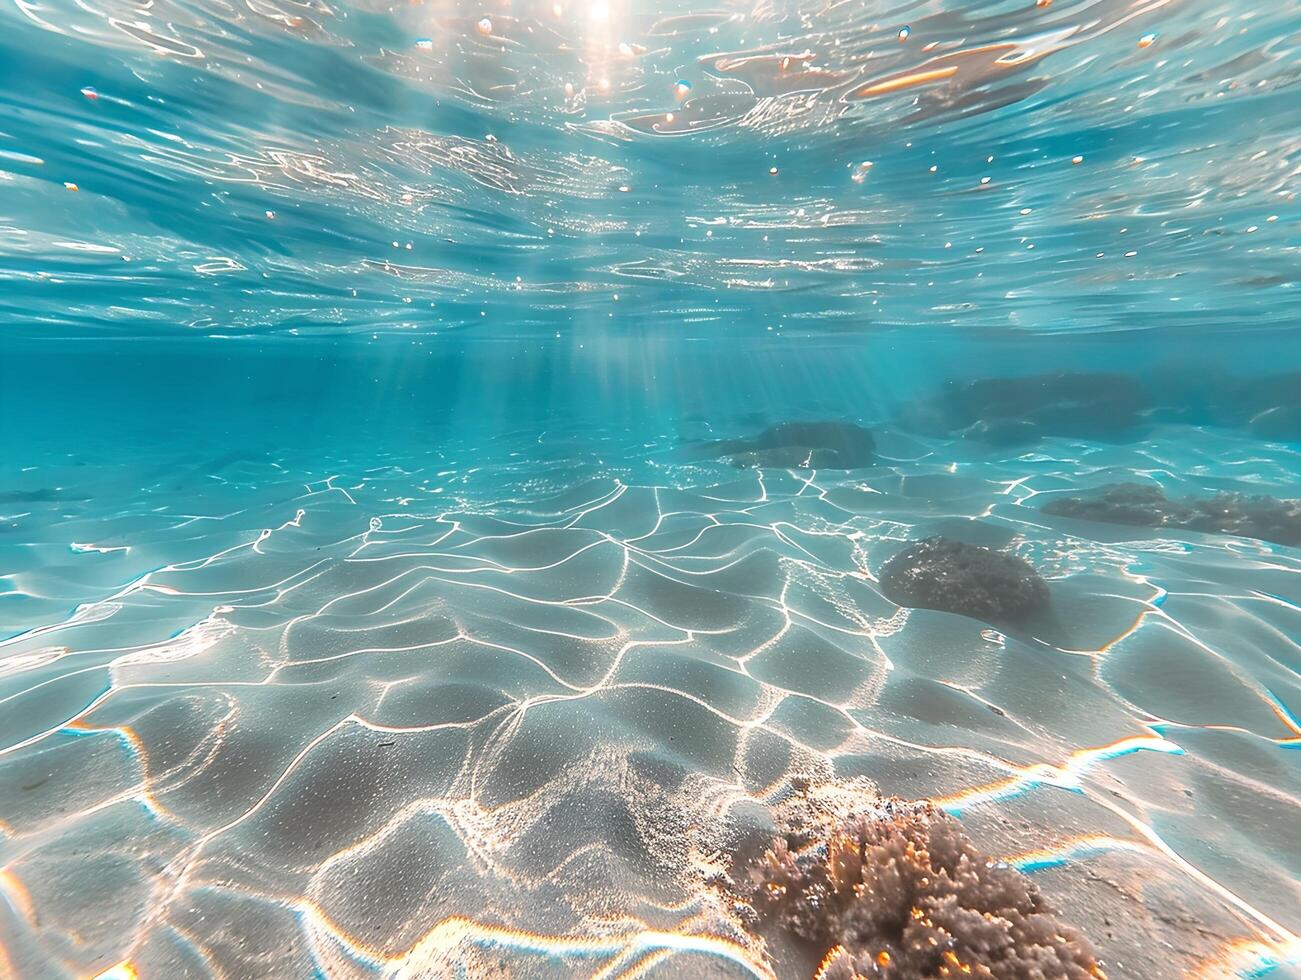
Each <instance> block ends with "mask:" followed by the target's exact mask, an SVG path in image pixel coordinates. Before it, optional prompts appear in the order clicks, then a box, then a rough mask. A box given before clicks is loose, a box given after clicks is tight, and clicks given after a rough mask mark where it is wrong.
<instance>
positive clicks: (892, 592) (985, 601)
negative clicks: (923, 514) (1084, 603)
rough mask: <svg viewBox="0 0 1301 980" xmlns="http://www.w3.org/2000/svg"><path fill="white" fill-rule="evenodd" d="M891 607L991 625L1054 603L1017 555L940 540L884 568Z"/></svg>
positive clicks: (910, 551)
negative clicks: (936, 611) (936, 612)
mask: <svg viewBox="0 0 1301 980" xmlns="http://www.w3.org/2000/svg"><path fill="white" fill-rule="evenodd" d="M878 577H879V580H880V586H881V592H882V593H883V594H884V595H885V597H886V598H887V599H889V600H890V601H891V602H894V603H896V604H897V605H900V606H909V607H912V608H919V609H939V610H942V611H944V612H952V613H959V614H961V615H963V616H971V617H972V618H973V619H982V620H985V621H986V622H999V621H1007V620H1014V619H1018V618H1020V617H1023V616H1026V615H1029V614H1030V613H1033V612H1036V611H1037V610H1039V609H1042V608H1043V607H1044V606H1046V605H1047V604H1048V600H1049V595H1048V583H1047V582H1045V581H1044V580H1043V578H1041V577H1040V575H1039V573H1038V572H1036V571H1035V569H1034V566H1033V565H1031V564H1030V563H1029V562H1027V561H1025V560H1024V559H1021V558H1018V557H1017V556H1016V555H1010V554H1007V553H1006V552H1003V551H994V550H992V549H990V548H981V547H979V546H977V545H973V544H967V543H965V542H963V541H955V540H953V539H951V538H945V537H940V536H935V537H930V538H924V539H922V540H921V541H918V542H916V543H914V544H911V545H909V546H908V547H906V548H904V550H903V551H901V552H899V553H898V554H897V555H895V556H894V557H893V558H891V559H890V560H889V561H887V562H886V563H885V564H884V565H883V566H882V567H881V573H880V575H879V576H878Z"/></svg>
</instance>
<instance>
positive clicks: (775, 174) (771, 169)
mask: <svg viewBox="0 0 1301 980" xmlns="http://www.w3.org/2000/svg"><path fill="white" fill-rule="evenodd" d="M768 173H770V174H772V176H774V177H776V176H777V168H776V167H769V168H768Z"/></svg>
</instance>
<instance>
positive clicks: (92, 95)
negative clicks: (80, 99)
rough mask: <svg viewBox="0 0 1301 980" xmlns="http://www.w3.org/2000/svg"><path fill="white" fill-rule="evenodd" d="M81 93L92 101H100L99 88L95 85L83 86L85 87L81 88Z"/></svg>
mask: <svg viewBox="0 0 1301 980" xmlns="http://www.w3.org/2000/svg"><path fill="white" fill-rule="evenodd" d="M81 94H82V95H84V96H85V97H86V98H87V99H89V100H90V101H91V102H98V101H99V92H98V90H96V89H95V88H94V87H92V86H90V85H87V86H86V87H85V88H83V89H82V90H81Z"/></svg>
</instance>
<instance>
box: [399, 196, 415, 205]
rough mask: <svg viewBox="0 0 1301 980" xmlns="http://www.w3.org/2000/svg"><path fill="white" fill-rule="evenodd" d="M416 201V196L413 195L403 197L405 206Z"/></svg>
mask: <svg viewBox="0 0 1301 980" xmlns="http://www.w3.org/2000/svg"><path fill="white" fill-rule="evenodd" d="M414 200H415V196H414V195H412V194H403V195H402V203H403V204H410V203H411V202H412V201H414Z"/></svg>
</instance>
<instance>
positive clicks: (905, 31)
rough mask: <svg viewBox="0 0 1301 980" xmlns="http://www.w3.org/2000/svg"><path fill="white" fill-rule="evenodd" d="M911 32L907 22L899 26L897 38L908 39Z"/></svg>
mask: <svg viewBox="0 0 1301 980" xmlns="http://www.w3.org/2000/svg"><path fill="white" fill-rule="evenodd" d="M912 32H913V29H912V28H911V27H909V26H908V25H907V24H904V25H903V27H901V28H899V40H900V41H906V40H908V38H909V37H911V36H912Z"/></svg>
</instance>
